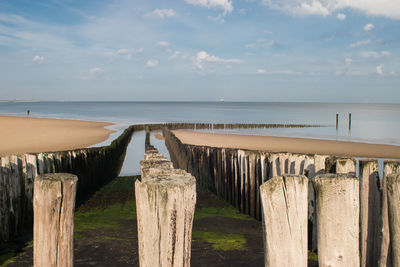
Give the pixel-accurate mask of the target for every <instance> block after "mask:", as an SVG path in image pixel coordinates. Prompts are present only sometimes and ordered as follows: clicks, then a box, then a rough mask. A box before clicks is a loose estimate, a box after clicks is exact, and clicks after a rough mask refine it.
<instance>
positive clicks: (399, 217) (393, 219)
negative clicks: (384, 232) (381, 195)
mask: <svg viewBox="0 0 400 267" xmlns="http://www.w3.org/2000/svg"><path fill="white" fill-rule="evenodd" d="M386 182H387V202H388V215H389V229H390V244H391V247H392V263H393V266H400V173H393V174H389V175H388V176H387V181H386Z"/></svg>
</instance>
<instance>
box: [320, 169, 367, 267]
mask: <svg viewBox="0 0 400 267" xmlns="http://www.w3.org/2000/svg"><path fill="white" fill-rule="evenodd" d="M314 187H315V191H316V207H317V218H318V219H317V232H318V264H319V266H343V267H349V266H354V267H355V266H357V267H358V266H360V257H359V229H360V227H359V183H358V179H357V178H356V177H355V176H349V175H345V174H324V175H319V176H317V177H316V178H315V180H314Z"/></svg>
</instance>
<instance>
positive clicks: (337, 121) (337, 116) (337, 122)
mask: <svg viewBox="0 0 400 267" xmlns="http://www.w3.org/2000/svg"><path fill="white" fill-rule="evenodd" d="M338 129H339V114H337V113H336V131H337V130H338Z"/></svg>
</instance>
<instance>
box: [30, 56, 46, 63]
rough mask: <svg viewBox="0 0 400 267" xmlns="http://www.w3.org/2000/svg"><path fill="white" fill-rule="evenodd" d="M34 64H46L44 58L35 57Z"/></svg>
mask: <svg viewBox="0 0 400 267" xmlns="http://www.w3.org/2000/svg"><path fill="white" fill-rule="evenodd" d="M32 62H33V63H34V64H42V63H43V62H44V56H34V57H33V59H32Z"/></svg>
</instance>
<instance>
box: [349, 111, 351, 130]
mask: <svg viewBox="0 0 400 267" xmlns="http://www.w3.org/2000/svg"><path fill="white" fill-rule="evenodd" d="M350 131H351V113H349V132H350Z"/></svg>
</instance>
